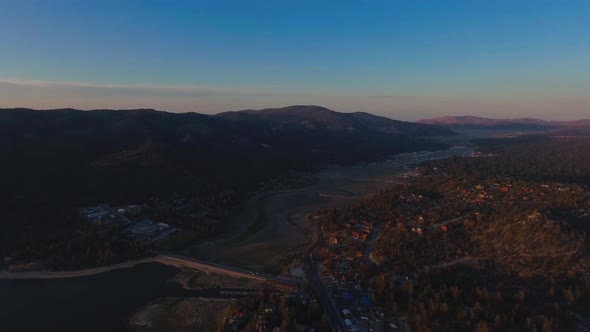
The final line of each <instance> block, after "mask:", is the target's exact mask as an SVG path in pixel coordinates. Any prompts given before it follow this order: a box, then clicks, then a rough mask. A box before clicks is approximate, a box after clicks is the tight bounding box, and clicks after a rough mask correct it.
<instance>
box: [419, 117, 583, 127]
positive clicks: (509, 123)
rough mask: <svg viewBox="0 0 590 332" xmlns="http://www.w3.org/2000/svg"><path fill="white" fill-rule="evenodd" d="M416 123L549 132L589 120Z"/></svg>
mask: <svg viewBox="0 0 590 332" xmlns="http://www.w3.org/2000/svg"><path fill="white" fill-rule="evenodd" d="M417 123H423V124H433V125H439V126H445V127H448V128H480V129H529V130H550V129H556V128H559V127H574V126H575V127H577V126H588V125H590V119H582V120H575V121H548V120H541V119H535V118H516V119H493V118H484V117H478V116H443V117H439V118H433V119H424V120H419V121H417Z"/></svg>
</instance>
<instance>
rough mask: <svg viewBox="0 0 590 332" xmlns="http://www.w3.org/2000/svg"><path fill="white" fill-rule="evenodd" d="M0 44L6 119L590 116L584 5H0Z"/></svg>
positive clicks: (536, 1) (588, 13)
mask: <svg viewBox="0 0 590 332" xmlns="http://www.w3.org/2000/svg"><path fill="white" fill-rule="evenodd" d="M0 45H1V46H0V59H1V61H0V107H2V106H3V107H9V106H30V107H38V108H39V107H40V108H50V107H66V106H72V107H80V108H96V107H114V108H129V107H153V108H159V109H164V110H170V111H198V112H204V113H215V112H219V111H223V110H234V109H240V108H257V107H269V106H285V105H288V104H322V105H325V106H328V107H331V108H333V109H336V110H340V111H354V110H364V111H371V112H374V113H379V114H384V115H388V116H390V117H394V118H401V119H415V118H420V117H430V116H439V115H444V114H460V113H465V114H467V113H468V114H474V115H484V116H499V117H517V116H537V117H543V118H559V117H565V118H581V117H590V99H589V98H588V97H586V95H587V94H590V93H589V92H590V1H587V0H585V1H573V0H572V1H556V0H553V1H543V0H528V1H526V0H510V1H484V0H481V1H479V0H469V1H467V0H466V1H442V0H439V1H410V0H406V1H393V0H391V1H358V0H357V1H317V0H316V1H270V0H268V1H223V0H218V1H190V2H189V1H186V2H182V1H125V0H118V1H90V0H88V1H85V0H83V1H61V0H52V1H49V0H44V1H27V0H20V1H3V0H0ZM552 112H553V113H552ZM585 113H587V114H588V115H587V114H585Z"/></svg>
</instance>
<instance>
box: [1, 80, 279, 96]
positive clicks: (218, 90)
mask: <svg viewBox="0 0 590 332" xmlns="http://www.w3.org/2000/svg"><path fill="white" fill-rule="evenodd" d="M0 84H10V85H16V86H21V87H31V88H50V89H51V88H57V89H93V90H113V91H114V90H117V91H118V92H124V93H133V92H135V93H137V92H142V91H144V92H149V93H162V94H166V95H186V96H244V95H248V96H252V95H261V96H264V95H269V94H277V93H278V92H277V91H274V90H273V88H271V87H266V88H237V87H236V88H234V87H215V86H202V85H161V84H143V83H139V84H113V83H97V82H67V81H41V80H23V79H3V78H0Z"/></svg>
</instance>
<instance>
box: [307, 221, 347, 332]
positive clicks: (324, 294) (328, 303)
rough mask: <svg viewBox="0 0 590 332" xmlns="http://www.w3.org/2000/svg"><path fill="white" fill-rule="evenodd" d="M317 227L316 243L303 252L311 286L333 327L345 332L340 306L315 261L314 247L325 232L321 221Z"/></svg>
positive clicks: (335, 329) (321, 239) (339, 331)
mask: <svg viewBox="0 0 590 332" xmlns="http://www.w3.org/2000/svg"><path fill="white" fill-rule="evenodd" d="M317 228H318V230H317V234H318V238H317V239H316V241H315V243H314V244H313V245H311V246H310V247H309V248H308V249H307V250H306V251H305V253H304V254H303V260H304V262H305V264H306V265H307V269H308V271H309V274H310V278H309V279H310V281H311V286H312V287H313V289H314V290H315V291H316V293H317V295H318V298H319V300H320V303H321V304H322V306H323V308H324V310H325V311H326V314H327V315H328V317H329V318H330V324H331V325H332V329H333V330H334V331H336V332H344V331H347V329H346V325H345V324H344V321H342V318H341V317H340V314H339V312H338V308H336V305H335V304H334V301H332V298H330V292H329V290H328V289H327V288H326V286H324V284H323V283H322V280H321V278H320V274H319V272H318V270H317V268H316V266H315V264H314V263H313V258H312V255H311V252H312V251H313V248H315V246H316V245H317V243H318V242H319V241H323V238H324V232H323V230H322V227H321V225H320V223H319V222H318V223H317Z"/></svg>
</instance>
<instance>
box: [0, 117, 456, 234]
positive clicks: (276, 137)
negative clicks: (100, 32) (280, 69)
mask: <svg viewBox="0 0 590 332" xmlns="http://www.w3.org/2000/svg"><path fill="white" fill-rule="evenodd" d="M394 127H395V128H397V130H391V128H394ZM451 133H452V132H450V131H448V130H446V129H442V128H440V127H436V126H430V125H417V124H412V123H405V122H400V121H393V120H389V119H385V118H380V117H373V116H370V115H368V114H363V115H360V114H352V115H351V114H342V113H337V112H333V111H330V110H327V109H324V108H320V107H291V108H285V109H282V110H269V111H259V112H253V111H245V112H237V113H231V114H228V113H226V114H222V115H218V116H210V115H203V114H197V113H184V114H173V113H166V112H159V111H155V110H121V111H115V110H94V111H78V110H73V109H62V110H51V111H36V110H30V109H3V110H0V158H1V160H2V163H0V177H1V181H0V182H1V183H2V186H1V187H0V199H2V202H3V209H2V211H1V212H0V213H1V215H0V220H1V221H0V226H1V227H2V228H3V229H2V232H1V233H2V235H5V236H8V234H9V233H10V232H9V231H8V230H9V229H14V228H23V229H27V226H28V225H46V226H51V225H57V224H60V223H66V222H67V220H69V219H70V218H71V215H72V213H75V209H76V208H79V207H81V206H84V205H88V204H96V203H99V202H111V203H114V204H117V203H130V202H141V201H144V200H146V199H148V198H149V197H161V196H165V195H168V194H171V193H181V194H184V195H187V196H189V197H194V196H199V195H209V193H211V192H214V191H219V190H222V189H223V190H227V189H231V190H234V191H237V192H246V191H247V190H250V189H252V188H253V187H254V186H255V184H256V183H258V182H259V181H261V180H263V179H265V178H267V177H270V176H274V175H276V174H279V173H281V172H284V171H286V170H291V169H310V168H313V167H316V166H318V165H321V164H326V163H349V162H356V161H365V160H374V159H379V158H383V157H385V156H387V155H390V154H393V153H399V152H405V151H414V150H422V149H439V148H444V145H443V144H440V143H434V142H432V141H426V140H422V139H420V138H417V136H432V135H444V134H451Z"/></svg>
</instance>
